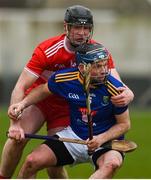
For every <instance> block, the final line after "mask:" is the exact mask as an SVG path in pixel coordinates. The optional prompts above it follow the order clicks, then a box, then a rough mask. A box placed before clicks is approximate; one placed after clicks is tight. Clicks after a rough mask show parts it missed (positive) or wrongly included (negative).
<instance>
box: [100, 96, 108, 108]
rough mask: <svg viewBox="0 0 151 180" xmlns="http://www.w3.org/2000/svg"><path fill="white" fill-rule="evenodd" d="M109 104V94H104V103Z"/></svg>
mask: <svg viewBox="0 0 151 180" xmlns="http://www.w3.org/2000/svg"><path fill="white" fill-rule="evenodd" d="M108 104H109V96H103V102H102V105H103V106H106V105H108Z"/></svg>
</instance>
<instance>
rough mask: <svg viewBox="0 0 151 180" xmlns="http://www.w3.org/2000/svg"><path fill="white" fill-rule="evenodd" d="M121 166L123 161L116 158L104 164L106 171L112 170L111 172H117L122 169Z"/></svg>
mask: <svg viewBox="0 0 151 180" xmlns="http://www.w3.org/2000/svg"><path fill="white" fill-rule="evenodd" d="M121 164H122V163H121V161H120V160H119V159H118V158H115V159H112V160H111V161H108V162H106V163H104V166H105V168H106V169H110V171H115V170H116V169H118V168H120V166H121Z"/></svg>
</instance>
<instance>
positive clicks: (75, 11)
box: [64, 5, 93, 47]
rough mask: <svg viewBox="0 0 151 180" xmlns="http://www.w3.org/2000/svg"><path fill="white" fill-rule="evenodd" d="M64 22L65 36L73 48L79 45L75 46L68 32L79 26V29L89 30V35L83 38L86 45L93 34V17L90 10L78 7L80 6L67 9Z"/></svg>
mask: <svg viewBox="0 0 151 180" xmlns="http://www.w3.org/2000/svg"><path fill="white" fill-rule="evenodd" d="M64 21H65V23H66V26H67V27H66V34H67V37H68V39H69V40H70V41H71V44H72V45H73V46H75V47H76V46H79V45H81V44H76V43H75V42H74V41H73V40H72V39H71V38H70V30H71V28H72V27H74V26H76V27H77V26H79V27H83V28H85V27H87V28H89V35H87V37H85V42H84V43H87V42H88V41H89V40H90V39H91V37H92V34H93V16H92V13H91V11H90V9H88V8H86V7H84V6H80V5H75V6H71V7H69V8H67V10H66V13H65V17H64Z"/></svg>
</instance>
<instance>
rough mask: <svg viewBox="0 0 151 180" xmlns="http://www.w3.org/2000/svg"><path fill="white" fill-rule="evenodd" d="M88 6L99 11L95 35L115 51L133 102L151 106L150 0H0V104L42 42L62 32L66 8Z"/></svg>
mask: <svg viewBox="0 0 151 180" xmlns="http://www.w3.org/2000/svg"><path fill="white" fill-rule="evenodd" d="M74 4H81V5H84V6H87V7H88V8H90V9H91V10H92V11H93V14H94V23H95V28H94V36H93V38H94V39H96V40H97V41H99V42H101V43H103V44H104V45H105V46H106V47H107V48H108V49H109V50H110V52H111V53H112V55H113V58H114V59H115V63H116V67H117V70H118V72H119V73H120V75H121V78H122V79H123V81H124V82H125V83H126V84H128V86H129V87H130V88H132V90H133V91H134V93H135V100H134V102H133V103H134V104H135V105H137V106H143V107H144V106H146V107H148V106H150V105H151V60H150V57H151V50H150V41H151V21H150V16H151V0H144V1H142V0H93V1H92V0H76V1H74V0H72V1H70V0H55V1H51V0H13V1H12V0H0V104H8V102H9V98H10V92H11V90H12V88H13V86H14V84H15V82H16V80H17V78H18V75H19V74H20V72H21V71H22V69H23V67H24V65H25V64H26V63H27V61H28V60H29V58H30V57H31V55H32V52H33V50H34V48H35V47H36V46H37V44H39V43H40V42H41V41H43V40H45V39H47V38H50V37H52V36H55V35H58V34H60V33H62V32H63V17H64V12H65V9H66V8H67V7H68V6H70V5H74Z"/></svg>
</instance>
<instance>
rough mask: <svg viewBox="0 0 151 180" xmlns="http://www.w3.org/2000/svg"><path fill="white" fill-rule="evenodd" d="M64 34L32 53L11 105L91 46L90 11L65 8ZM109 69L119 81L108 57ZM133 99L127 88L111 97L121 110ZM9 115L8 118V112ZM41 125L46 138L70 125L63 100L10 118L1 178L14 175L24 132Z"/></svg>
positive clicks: (55, 173) (61, 174) (58, 171)
mask: <svg viewBox="0 0 151 180" xmlns="http://www.w3.org/2000/svg"><path fill="white" fill-rule="evenodd" d="M64 30H65V34H62V35H60V36H56V37H53V38H50V39H48V40H46V41H44V42H42V43H41V44H39V45H38V46H37V48H36V49H35V50H34V52H33V55H32V58H31V59H30V60H29V62H28V63H27V64H26V66H25V68H24V69H23V71H22V73H21V75H20V77H19V79H18V81H17V83H16V85H15V88H14V90H13V92H12V95H11V101H10V104H14V103H17V102H19V101H21V100H22V99H23V98H24V97H25V95H26V94H28V93H29V92H30V91H31V90H32V89H33V88H35V87H36V86H38V85H40V84H42V83H45V82H46V81H47V79H48V76H49V75H50V74H51V73H52V72H53V71H56V70H59V69H63V68H68V67H74V66H75V65H76V64H75V48H76V47H77V46H79V45H81V44H83V43H85V42H89V43H93V42H94V41H93V40H91V37H92V34H93V16H92V13H91V11H90V10H89V9H88V8H86V7H83V6H79V5H76V6H71V7H69V8H67V10H66V13H65V18H64ZM109 67H110V68H111V69H112V70H111V72H112V75H113V76H115V77H116V78H118V79H119V78H120V77H119V75H118V73H117V71H116V69H115V67H114V63H113V60H112V57H111V55H110V60H109ZM133 97H134V95H133V93H132V91H131V90H130V89H129V88H128V87H124V88H122V89H121V94H120V95H118V96H116V97H114V98H113V99H112V102H113V103H114V104H115V105H118V106H122V105H126V104H128V103H129V102H131V101H132V99H133ZM49 109H51V111H50V110H49ZM8 115H10V114H9V109H8ZM10 118H11V116H10ZM44 122H47V130H48V134H49V135H52V134H55V133H56V132H57V131H60V130H62V129H63V128H64V127H65V126H67V125H68V124H69V108H68V104H67V103H66V102H65V100H64V99H62V98H60V97H58V96H55V95H53V96H50V97H48V98H47V99H45V100H43V101H41V102H40V103H38V104H35V105H32V106H30V107H29V108H27V109H26V111H24V112H23V114H22V117H21V119H20V120H16V119H13V118H11V120H10V128H9V134H8V135H9V137H10V138H9V139H8V140H7V141H6V143H5V146H4V149H3V152H2V158H1V165H0V178H10V177H11V176H12V175H13V173H14V171H15V169H16V166H17V164H18V163H19V160H20V158H21V155H22V152H23V149H24V147H25V145H26V143H27V142H28V140H27V139H24V132H25V133H33V134H34V133H36V132H37V131H38V130H39V129H40V128H41V127H42V125H43V124H44ZM14 136H15V137H14ZM13 138H14V139H18V141H15V140H13ZM49 176H50V177H51V178H66V177H67V174H66V172H65V171H64V169H63V167H59V168H54V169H52V168H51V169H49Z"/></svg>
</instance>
